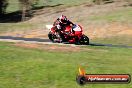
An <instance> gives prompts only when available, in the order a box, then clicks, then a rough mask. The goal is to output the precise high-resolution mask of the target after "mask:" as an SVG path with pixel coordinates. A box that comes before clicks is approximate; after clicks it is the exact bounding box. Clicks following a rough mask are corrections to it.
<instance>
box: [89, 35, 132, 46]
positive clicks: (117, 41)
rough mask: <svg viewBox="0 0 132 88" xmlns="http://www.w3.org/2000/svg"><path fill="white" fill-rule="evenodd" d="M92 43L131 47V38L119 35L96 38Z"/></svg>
mask: <svg viewBox="0 0 132 88" xmlns="http://www.w3.org/2000/svg"><path fill="white" fill-rule="evenodd" d="M92 42H95V43H102V44H113V45H127V46H132V36H129V35H120V36H113V37H106V38H96V39H93V40H92Z"/></svg>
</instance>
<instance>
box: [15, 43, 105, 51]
mask: <svg viewBox="0 0 132 88" xmlns="http://www.w3.org/2000/svg"><path fill="white" fill-rule="evenodd" d="M13 45H14V46H18V47H22V48H26V49H40V50H44V51H51V52H81V51H99V52H107V50H103V49H90V48H86V47H81V46H76V45H74V46H72V45H49V44H31V43H15V44H13Z"/></svg>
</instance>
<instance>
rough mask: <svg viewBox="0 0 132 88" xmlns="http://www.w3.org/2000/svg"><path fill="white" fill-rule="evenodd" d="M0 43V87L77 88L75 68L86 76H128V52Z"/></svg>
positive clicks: (98, 87)
mask: <svg viewBox="0 0 132 88" xmlns="http://www.w3.org/2000/svg"><path fill="white" fill-rule="evenodd" d="M11 44H12V43H5V42H0V88H81V86H79V85H78V84H77V83H76V81H75V78H76V75H77V73H78V67H79V66H80V65H82V66H83V67H84V68H85V69H86V71H87V73H89V74H90V73H97V74H98V73H105V74H107V73H115V74H117V73H119V74H122V73H128V74H131V75H132V71H131V69H132V65H131V64H132V54H131V52H132V49H126V48H109V47H94V46H88V47H85V48H90V49H91V50H89V51H82V52H61V51H45V50H39V49H25V48H20V47H16V46H12V45H11ZM131 87H132V84H131V83H130V84H88V85H85V86H84V87H83V88H131Z"/></svg>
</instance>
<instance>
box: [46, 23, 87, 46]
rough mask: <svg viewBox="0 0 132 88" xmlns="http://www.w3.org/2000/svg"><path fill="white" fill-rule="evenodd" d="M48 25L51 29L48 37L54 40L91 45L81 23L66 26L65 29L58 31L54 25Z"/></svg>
mask: <svg viewBox="0 0 132 88" xmlns="http://www.w3.org/2000/svg"><path fill="white" fill-rule="evenodd" d="M46 27H47V28H48V29H49V30H50V32H49V34H48V37H49V39H50V40H51V41H52V42H58V43H61V42H68V43H74V44H85V45H89V38H88V37H87V36H86V35H84V34H83V33H82V32H83V30H82V27H81V26H80V25H77V24H75V25H73V26H66V27H65V29H64V30H63V31H56V30H55V27H53V26H52V25H46Z"/></svg>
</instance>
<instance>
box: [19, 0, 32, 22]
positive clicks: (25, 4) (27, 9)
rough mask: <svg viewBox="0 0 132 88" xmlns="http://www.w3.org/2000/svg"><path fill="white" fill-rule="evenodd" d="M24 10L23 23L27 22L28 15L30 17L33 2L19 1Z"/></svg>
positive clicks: (30, 0)
mask: <svg viewBox="0 0 132 88" xmlns="http://www.w3.org/2000/svg"><path fill="white" fill-rule="evenodd" d="M19 2H20V7H21V10H22V21H25V20H26V15H29V13H30V10H31V5H32V0H19Z"/></svg>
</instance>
